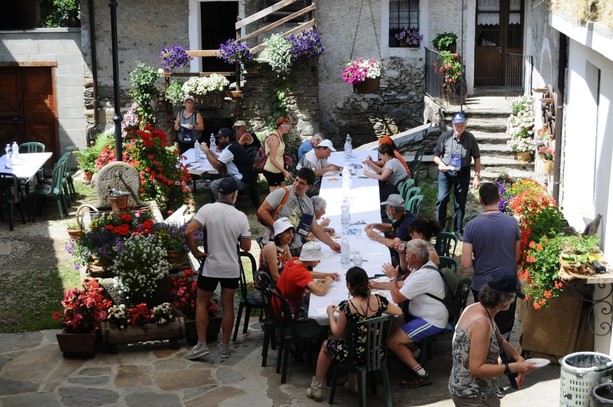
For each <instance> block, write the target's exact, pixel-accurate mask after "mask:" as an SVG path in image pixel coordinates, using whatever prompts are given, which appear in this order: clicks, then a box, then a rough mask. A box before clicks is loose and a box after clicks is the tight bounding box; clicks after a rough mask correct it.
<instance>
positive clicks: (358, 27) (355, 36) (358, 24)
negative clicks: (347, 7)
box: [349, 0, 364, 61]
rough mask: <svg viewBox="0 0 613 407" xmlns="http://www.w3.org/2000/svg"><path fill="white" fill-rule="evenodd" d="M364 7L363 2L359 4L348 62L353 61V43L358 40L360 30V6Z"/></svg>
mask: <svg viewBox="0 0 613 407" xmlns="http://www.w3.org/2000/svg"><path fill="white" fill-rule="evenodd" d="M363 5H364V0H362V1H361V2H360V11H359V13H358V22H357V24H356V25H355V34H354V35H353V43H352V44H351V55H350V56H349V60H350V61H352V60H353V50H354V49H355V42H356V40H357V39H358V31H359V29H360V20H361V19H362V6H363Z"/></svg>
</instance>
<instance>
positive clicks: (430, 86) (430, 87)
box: [424, 47, 466, 105]
mask: <svg viewBox="0 0 613 407" xmlns="http://www.w3.org/2000/svg"><path fill="white" fill-rule="evenodd" d="M425 50H426V62H425V66H424V70H425V71H424V78H425V81H426V84H425V85H426V86H425V90H426V95H428V96H429V97H430V98H431V99H433V100H434V101H435V102H437V103H438V104H440V105H443V104H449V103H451V104H458V105H462V104H464V98H465V96H466V95H465V92H464V89H462V88H463V87H464V85H463V83H464V78H461V81H460V83H459V84H458V85H457V88H459V89H457V91H456V92H454V93H450V92H445V88H444V87H443V85H444V84H445V75H444V74H443V73H442V72H440V71H439V70H438V69H435V66H437V67H440V66H441V54H440V53H439V52H437V51H435V50H433V49H430V48H427V47H426V48H425ZM465 71H466V67H465V66H463V67H462V72H465ZM451 95H453V100H450V99H451Z"/></svg>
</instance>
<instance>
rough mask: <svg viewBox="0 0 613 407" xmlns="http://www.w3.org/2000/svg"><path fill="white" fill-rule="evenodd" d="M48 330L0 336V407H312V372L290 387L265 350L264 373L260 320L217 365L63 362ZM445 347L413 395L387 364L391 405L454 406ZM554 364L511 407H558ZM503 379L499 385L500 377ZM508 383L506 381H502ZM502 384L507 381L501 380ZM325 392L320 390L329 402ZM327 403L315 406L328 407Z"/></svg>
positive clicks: (137, 356)
mask: <svg viewBox="0 0 613 407" xmlns="http://www.w3.org/2000/svg"><path fill="white" fill-rule="evenodd" d="M57 332H59V331H57V330H46V331H40V332H31V333H23V334H0V406H2V407H13V406H49V407H55V406H58V407H59V406H67V407H77V406H91V407H93V406H129V407H140V406H143V407H144V406H146V407H154V406H164V407H173V406H222V407H224V406H225V407H228V406H244V405H250V406H256V407H257V406H314V405H317V403H315V402H314V401H312V400H309V399H308V398H306V396H305V394H304V389H305V388H306V386H308V385H309V383H310V379H311V375H312V372H313V371H314V367H311V366H309V364H308V363H307V362H302V363H296V362H294V361H293V360H292V361H290V365H289V368H288V369H289V370H288V380H287V383H285V384H283V385H281V384H280V375H278V374H277V373H275V369H274V366H275V362H276V351H270V352H269V358H268V366H267V367H261V366H260V364H261V356H260V355H261V342H262V339H263V335H262V333H261V331H260V330H259V328H258V322H257V319H254V318H252V320H251V323H250V329H249V332H248V333H247V334H246V335H242V334H239V338H238V340H237V342H236V343H235V344H232V345H231V351H232V353H231V356H230V358H228V359H221V358H219V357H218V355H217V350H216V348H215V344H214V343H213V344H209V347H210V349H211V354H210V355H208V356H205V357H204V358H202V359H201V360H199V361H189V360H187V359H185V358H184V355H185V353H186V351H187V350H188V348H189V346H188V345H187V344H185V343H184V342H182V346H181V348H180V349H178V350H172V349H170V348H169V347H168V344H166V343H159V342H158V343H148V344H137V345H130V346H128V345H126V346H120V347H119V352H118V353H117V354H111V353H109V352H107V351H106V350H104V349H102V348H100V349H99V351H98V353H97V355H96V357H95V358H93V359H85V360H81V359H64V358H63V356H62V354H61V352H60V350H59V347H58V345H57V341H56V339H55V334H56V333H57ZM449 345H450V343H449V341H439V342H435V343H434V346H433V353H434V355H433V358H432V359H430V360H429V361H428V362H427V363H426V366H427V367H428V369H429V370H430V372H431V374H432V377H433V384H432V386H429V387H422V388H419V389H414V390H403V389H400V388H399V387H398V381H399V378H400V377H401V376H402V375H403V374H404V372H405V370H404V368H403V367H402V366H401V365H400V364H399V362H398V361H397V360H395V359H394V358H393V357H392V358H391V360H390V362H389V369H388V370H389V372H390V376H391V378H392V392H393V399H394V405H395V406H441V407H444V406H452V405H453V403H452V402H451V400H450V399H449V393H448V391H447V379H448V374H449V370H450V367H451V360H450V352H449ZM559 372H560V368H559V366H548V367H545V368H542V369H540V370H539V371H537V372H536V373H534V374H532V375H531V376H528V378H527V380H526V389H524V390H523V391H519V392H517V391H514V392H510V394H508V395H507V396H506V397H505V398H504V399H503V402H502V405H503V406H505V405H508V406H557V405H558V394H559V374H560V373H559ZM501 380H502V379H501ZM505 380H506V379H505ZM501 383H503V384H506V382H504V381H501ZM378 388H379V395H369V396H368V405H369V406H383V405H385V400H384V398H383V397H382V396H381V393H382V390H383V389H382V386H381V385H380V386H378ZM327 395H328V390H326V391H325V396H324V397H327ZM357 402H358V400H357V397H356V396H355V395H354V394H351V393H349V392H347V391H346V390H344V389H343V388H342V387H341V388H339V389H338V390H337V393H336V399H335V404H337V405H339V406H345V405H356V403H357ZM326 404H327V399H325V400H324V402H323V403H321V404H320V405H326Z"/></svg>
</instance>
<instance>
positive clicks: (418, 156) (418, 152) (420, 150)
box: [407, 147, 426, 186]
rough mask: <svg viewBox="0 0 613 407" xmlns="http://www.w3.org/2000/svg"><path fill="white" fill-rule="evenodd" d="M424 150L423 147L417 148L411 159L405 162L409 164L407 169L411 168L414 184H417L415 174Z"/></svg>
mask: <svg viewBox="0 0 613 407" xmlns="http://www.w3.org/2000/svg"><path fill="white" fill-rule="evenodd" d="M425 151H426V148H425V147H421V148H418V149H417V150H415V157H413V160H412V161H411V162H410V163H407V165H408V166H409V170H411V177H413V179H414V180H415V186H417V178H418V177H417V175H418V172H419V167H420V166H421V160H422V158H423V157H424V152H425Z"/></svg>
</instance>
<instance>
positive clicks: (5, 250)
mask: <svg viewBox="0 0 613 407" xmlns="http://www.w3.org/2000/svg"><path fill="white" fill-rule="evenodd" d="M9 254H11V244H10V243H0V256H8V255H9Z"/></svg>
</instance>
